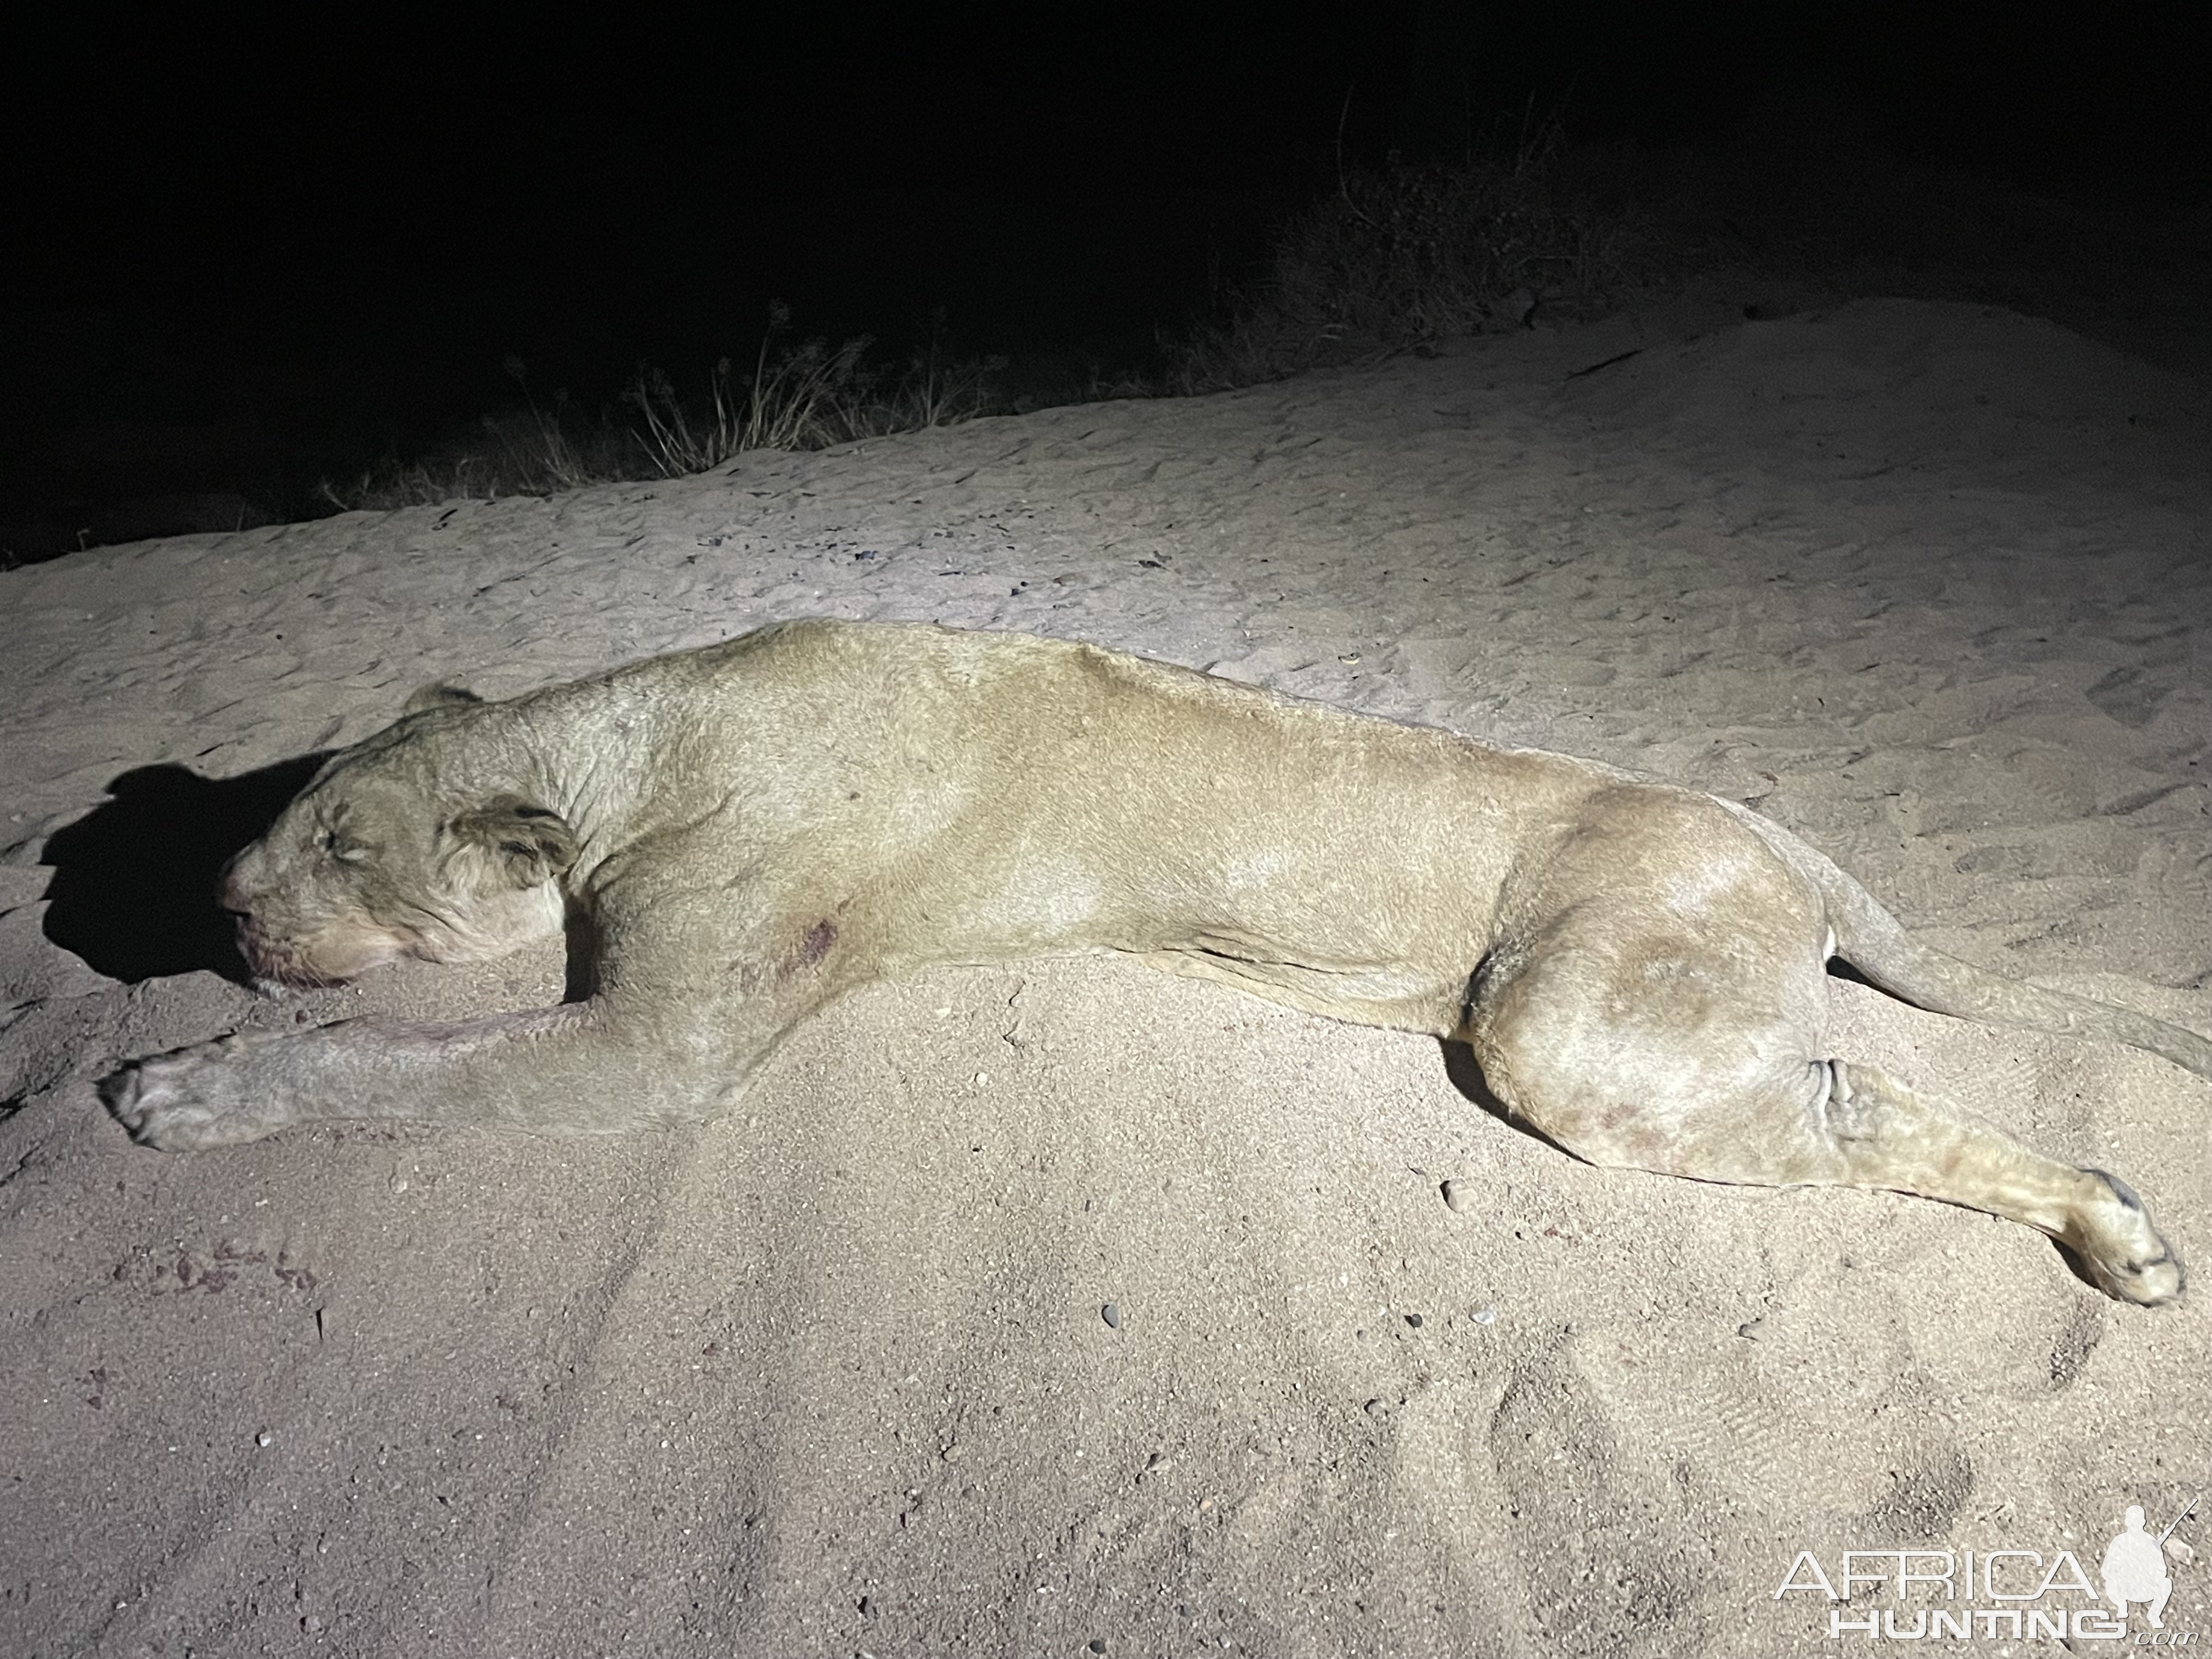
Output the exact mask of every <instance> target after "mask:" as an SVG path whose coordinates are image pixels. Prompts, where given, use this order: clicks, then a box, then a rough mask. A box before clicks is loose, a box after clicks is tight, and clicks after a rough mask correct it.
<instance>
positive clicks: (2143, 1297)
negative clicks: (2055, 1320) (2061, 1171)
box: [2074, 1170, 2188, 1308]
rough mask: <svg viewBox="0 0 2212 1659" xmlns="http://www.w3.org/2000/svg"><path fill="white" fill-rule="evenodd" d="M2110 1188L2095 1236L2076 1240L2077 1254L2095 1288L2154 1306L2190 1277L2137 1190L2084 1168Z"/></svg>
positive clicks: (2173, 1294) (2175, 1293)
mask: <svg viewBox="0 0 2212 1659" xmlns="http://www.w3.org/2000/svg"><path fill="white" fill-rule="evenodd" d="M2082 1173H2083V1174H2085V1175H2091V1176H2095V1177H2097V1179H2098V1180H2100V1181H2101V1182H2104V1183H2105V1185H2106V1188H2109V1189H2110V1192H2111V1200H2110V1201H2109V1203H2108V1204H2106V1205H2105V1206H2100V1208H2102V1210H2103V1211H2104V1213H2103V1214H2102V1215H2100V1216H2099V1217H2098V1218H2097V1221H2098V1225H2097V1228H2096V1232H2095V1235H2094V1237H2092V1238H2085V1239H2082V1240H2080V1241H2077V1242H2075V1245H2074V1248H2075V1255H2077V1256H2078V1257H2079V1258H2080V1260H2081V1264H2082V1266H2083V1267H2085V1268H2086V1269H2087V1272H2088V1273H2089V1276H2090V1277H2091V1278H2092V1279H2093V1280H2094V1281H2095V1282H2096V1284H2097V1285H2098V1288H2100V1290H2102V1291H2105V1293H2106V1295H2108V1296H2112V1297H2118V1299H2119V1300H2121V1301H2123V1302H2132V1303H2134V1304H2136V1306H2138V1307H2143V1308H2156V1307H2161V1306H2163V1305H2164V1304H2166V1303H2169V1302H2172V1301H2173V1300H2175V1299H2176V1298H2177V1297H2179V1296H2180V1295H2181V1293H2182V1291H2184V1290H2185V1288H2187V1285H2188V1275H2187V1274H2186V1273H2185V1272H2184V1271H2183V1269H2182V1266H2181V1261H2180V1258H2179V1257H2178V1256H2176V1255H2174V1253H2173V1250H2172V1247H2171V1246H2169V1245H2168V1244H2167V1243H2166V1240H2165V1239H2164V1238H2162V1237H2160V1236H2159V1231H2158V1229H2157V1228H2155V1227H2154V1226H2153V1225H2151V1220H2150V1214H2149V1212H2148V1211H2147V1210H2145V1209H2144V1207H2143V1201H2142V1199H2140V1198H2138V1197H2136V1191H2135V1188H2132V1187H2130V1186H2129V1185H2128V1183H2127V1182H2124V1181H2123V1180H2121V1179H2120V1178H2119V1177H2118V1176H2116V1175H2112V1174H2111V1173H2109V1172H2107V1171H2106V1170H2084V1171H2083V1172H2082Z"/></svg>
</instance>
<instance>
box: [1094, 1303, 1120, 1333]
mask: <svg viewBox="0 0 2212 1659" xmlns="http://www.w3.org/2000/svg"><path fill="white" fill-rule="evenodd" d="M1098 1316H1099V1317H1100V1318H1101V1319H1103V1320H1104V1321H1105V1322H1107V1323H1108V1324H1109V1325H1110V1326H1112V1327H1113V1328H1115V1330H1117V1331H1118V1330H1120V1329H1121V1304H1120V1303H1118V1302H1109V1303H1108V1304H1106V1305H1105V1306H1104V1307H1103V1308H1101V1309H1099V1310H1098Z"/></svg>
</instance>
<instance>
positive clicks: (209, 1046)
mask: <svg viewBox="0 0 2212 1659" xmlns="http://www.w3.org/2000/svg"><path fill="white" fill-rule="evenodd" d="M281 1041H283V1039H282V1038H279V1037H276V1036H269V1035H264V1034H260V1033H251V1034H248V1033H240V1034H237V1035H234V1036H226V1037H218V1038H217V1039H216V1041H215V1042H202V1043H197V1044H195V1045H194V1046H193V1047H191V1048H178V1049H175V1050H173V1052H171V1053H169V1054H155V1055H154V1056H153V1057H152V1058H151V1059H148V1060H137V1061H135V1062H133V1063H132V1064H131V1065H129V1066H125V1067H123V1069H122V1070H120V1071H118V1072H114V1073H110V1074H109V1075H108V1076H106V1078H103V1079H101V1080H100V1098H101V1099H102V1100H104V1101H105V1102H106V1103H107V1109H108V1110H109V1111H111V1112H112V1113H113V1114H114V1115H115V1118H116V1121H118V1122H119V1123H121V1124H122V1125H123V1127H125V1128H126V1129H128V1130H130V1131H131V1137H132V1139H136V1140H137V1142H138V1143H139V1144H140V1145H142V1146H155V1147H159V1148H160V1149H161V1151H163V1152H204V1151H205V1150H206V1149H207V1148H209V1147H210V1146H237V1145H239V1144H240V1143H241V1142H244V1141H248V1140H258V1139H261V1138H262V1137H263V1136H264V1135H269V1134H274V1133H276V1131H277V1130H279V1129H281V1128H283V1127H284V1125H285V1124H286V1123H288V1122H289V1121H291V1114H290V1113H289V1112H288V1111H287V1110H285V1109H283V1106H282V1104H281V1103H279V1102H277V1101H276V1100H274V1099H272V1098H271V1097H270V1095H269V1094H268V1093H267V1091H265V1089H264V1088H258V1087H257V1086H256V1082H255V1077H254V1072H255V1067H254V1065H253V1056H254V1054H255V1053H256V1051H257V1050H259V1049H263V1048H266V1047H267V1046H268V1045H269V1044H270V1043H272V1042H281Z"/></svg>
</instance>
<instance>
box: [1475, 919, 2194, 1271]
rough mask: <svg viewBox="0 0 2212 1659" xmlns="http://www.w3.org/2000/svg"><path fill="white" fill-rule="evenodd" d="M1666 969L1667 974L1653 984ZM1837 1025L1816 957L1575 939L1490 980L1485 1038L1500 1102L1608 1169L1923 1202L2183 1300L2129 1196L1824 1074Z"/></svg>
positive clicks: (2011, 1142) (1857, 1073) (1556, 942)
mask: <svg viewBox="0 0 2212 1659" xmlns="http://www.w3.org/2000/svg"><path fill="white" fill-rule="evenodd" d="M1662 946H1663V947H1664V948H1662ZM1653 962H1657V963H1662V965H1663V966H1664V968H1665V971H1664V972H1662V973H1658V974H1653V973H1650V972H1649V971H1638V969H1639V966H1640V965H1641V964H1646V963H1653ZM1825 1023H1826V991H1825V987H1823V986H1822V985H1821V983H1820V963H1819V960H1818V957H1817V956H1815V955H1814V954H1813V953H1812V952H1811V951H1806V952H1802V953H1794V954H1793V955H1792V956H1791V957H1789V958H1787V959H1784V958H1776V959H1771V960H1768V961H1765V962H1763V963H1762V962H1760V961H1759V960H1758V957H1757V953H1756V952H1753V951H1729V950H1726V949H1716V948H1711V947H1709V946H1707V945H1705V943H1704V942H1702V941H1699V940H1695V939H1688V938H1684V937H1680V936H1678V937H1676V938H1674V939H1672V940H1668V939H1665V938H1664V937H1663V935H1662V934H1661V933H1658V932H1657V931H1656V930H1653V931H1646V932H1640V933H1626V932H1624V931H1622V930H1619V929H1614V930H1613V931H1612V932H1610V933H1606V934H1603V935H1591V934H1584V935H1583V936H1582V937H1573V936H1571V933H1570V932H1569V931H1568V930H1561V931H1559V932H1556V933H1554V934H1553V936H1552V937H1550V938H1549V939H1547V940H1546V941H1545V948H1543V949H1540V950H1537V951H1530V952H1528V953H1527V955H1526V957H1525V959H1524V960H1523V962H1522V963H1521V965H1520V966H1519V968H1518V969H1517V971H1515V972H1513V973H1512V974H1510V975H1504V976H1500V977H1498V978H1497V979H1495V980H1491V981H1484V980H1480V979H1479V981H1478V989H1477V994H1476V998H1475V1002H1474V1006H1473V1007H1472V1008H1471V1009H1470V1012H1469V1019H1468V1029H1467V1036H1468V1042H1469V1043H1470V1044H1471V1046H1472V1047H1473V1048H1474V1052H1475V1056H1476V1058H1477V1060H1479V1061H1480V1063H1481V1066H1482V1068H1483V1073H1484V1076H1485V1079H1486V1081H1487V1082H1488V1084H1489V1085H1490V1087H1491V1089H1492V1091H1493V1092H1495V1093H1496V1094H1497V1096H1498V1098H1499V1099H1500V1100H1501V1101H1503V1102H1504V1103H1505V1104H1506V1105H1507V1106H1508V1107H1510V1108H1511V1109H1513V1111H1514V1112H1515V1113H1516V1115H1518V1116H1520V1117H1522V1118H1523V1119H1525V1120H1526V1121H1528V1123H1529V1124H1530V1125H1531V1126H1532V1127H1534V1128H1536V1129H1537V1130H1538V1131H1540V1132H1541V1133H1543V1134H1545V1135H1546V1136H1547V1137H1548V1138H1549V1139H1553V1140H1554V1141H1556V1142H1558V1143H1559V1145H1560V1146H1564V1147H1565V1148H1566V1149H1567V1150H1568V1151H1569V1152H1573V1153H1574V1154H1575V1155H1576V1156H1577V1157H1578V1158H1584V1159H1587V1160H1588V1161H1589V1162H1590V1163H1592V1164H1602V1165H1606V1166H1608V1167H1613V1168H1625V1169H1642V1170H1655V1171H1657V1172H1658V1173H1661V1174H1664V1175H1677V1176H1689V1177H1691V1178H1692V1179H1696V1180H1701V1181H1723V1182H1739V1183H1741V1184H1743V1185H1747V1186H1761V1187H1789V1186H1838V1187H1864V1188H1879V1189H1885V1190H1889V1191H1896V1192H1905V1193H1912V1194H1918V1195H1920V1196H1923V1197H1926V1198H1933V1199H1940V1200H1943V1201H1945V1202H1947V1203H1951V1204H1958V1205H1962V1206H1966V1207H1968V1208H1970V1209H1977V1210H1983V1211H1986V1212H1989V1213H1990V1214H1992V1215H1998V1216H2002V1217H2004V1218H2007V1219H2008V1220H2013V1221H2019V1222H2022V1223H2024V1224H2026V1225H2028V1226H2031V1227H2034V1228H2036V1229H2038V1230H2039V1231H2042V1232H2045V1233H2047V1234H2049V1235H2050V1236H2051V1237H2053V1238H2055V1239H2057V1240H2058V1241H2059V1242H2060V1243H2062V1244H2063V1245H2065V1246H2066V1247H2067V1248H2068V1249H2069V1250H2071V1251H2072V1252H2073V1254H2074V1255H2075V1257H2076V1258H2077V1259H2078V1260H2079V1261H2081V1265H2082V1267H2083V1268H2084V1269H2085V1270H2086V1272H2087V1275H2088V1276H2089V1277H2090V1278H2091V1279H2093V1281H2094V1282H2095V1283H2096V1284H2097V1285H2098V1286H2099V1287H2100V1289H2102V1290H2104V1291H2107V1292H2108V1293H2109V1294H2111V1295H2112V1296H2114V1297H2119V1298H2120V1299H2122V1300H2124V1301H2128V1302H2135V1303H2139V1304H2143V1305H2146V1306H2149V1305H2154V1304H2159V1303H2162V1302H2169V1301H2171V1300H2172V1299H2173V1298H2174V1297H2176V1296H2179V1294H2180V1292H2181V1288H2182V1272H2181V1267H2180V1264H2179V1262H2178V1261H2176V1260H2175V1259H2174V1256H2173V1254H2172V1251H2171V1250H2170V1249H2168V1248H2167V1247H2166V1243H2165V1241H2164V1240H2163V1239H2161V1238H2160V1237H2159V1234H2158V1231H2157V1229H2156V1228H2154V1226H2153V1225H2151V1221H2150V1218H2149V1217H2148V1215H2147V1214H2145V1213H2144V1211H2143V1206H2142V1202H2141V1201H2140V1200H2138V1199H2137V1198H2136V1195H2135V1194H2134V1193H2133V1192H2131V1191H2130V1189H2129V1188H2127V1187H2126V1185H2125V1184H2124V1183H2123V1182H2119V1181H2118V1180H2116V1179H2115V1178H2113V1177H2112V1176H2108V1175H2106V1174H2105V1173H2103V1172H2102V1171H2100V1170H2079V1169H2075V1168H2074V1167H2073V1166H2072V1165H2070V1164H2062V1163H2059V1162H2058V1161H2057V1160H2056V1159H2053V1158H2045V1157H2044V1156H2042V1155H2041V1154H2039V1153H2038V1152H2033V1151H2031V1150H2030V1149H2029V1148H2027V1147H2026V1146H2022V1145H2021V1143H2020V1142H2018V1141H2016V1140H2015V1139H2012V1138H2011V1137H2010V1136H2009V1135H2007V1134H2006V1133H2003V1132H2002V1130H2000V1129H1997V1128H1996V1127H1994V1126H1992V1125H1990V1124H1987V1123H1984V1122H1982V1121H1978V1119H1975V1118H1973V1117H1972V1116H1970V1115H1967V1114H1966V1113H1964V1112H1962V1111H1960V1109H1957V1108H1955V1107H1954V1106H1951V1105H1949V1104H1948V1103H1943V1102H1941V1101H1937V1100H1935V1099H1931V1098H1929V1097H1924V1096H1922V1095H1919V1094H1917V1093H1916V1092H1915V1091H1912V1090H1911V1089H1909V1088H1908V1087H1906V1086H1905V1085H1904V1084H1902V1083H1899V1082H1898V1081H1897V1080H1896V1079H1893V1078H1891V1077H1889V1076H1887V1074H1885V1073H1882V1072H1881V1070H1880V1069H1879V1068H1877V1067H1875V1066H1866V1065H1861V1064H1859V1063H1857V1062H1856V1061H1854V1062H1851V1063H1850V1064H1848V1065H1847V1064H1845V1063H1844V1062H1843V1061H1840V1060H1818V1059H1814V1058H1813V1056H1814V1055H1816V1054H1820V1051H1821V1049H1822V1048H1823V1047H1824V1046H1825V1043H1826V1036H1825V1031H1824V1030H1823V1027H1824V1025H1825Z"/></svg>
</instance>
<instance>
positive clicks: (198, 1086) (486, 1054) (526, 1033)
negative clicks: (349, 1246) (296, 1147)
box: [100, 1004, 698, 1152]
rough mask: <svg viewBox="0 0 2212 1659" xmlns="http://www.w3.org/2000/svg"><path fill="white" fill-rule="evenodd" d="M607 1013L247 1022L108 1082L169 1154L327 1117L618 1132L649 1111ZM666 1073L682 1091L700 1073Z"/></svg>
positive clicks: (142, 1131) (148, 1137)
mask: <svg viewBox="0 0 2212 1659" xmlns="http://www.w3.org/2000/svg"><path fill="white" fill-rule="evenodd" d="M599 1023H600V1022H599V1021H598V1020H595V1019H594V1018H593V1017H592V1010H591V1008H590V1006H589V1005H587V1004H585V1005H572V1006H562V1007H559V1008H545V1009H537V1010H533V1011H532V1012H528V1013H520V1014H501V1015H495V1016H493V1017H491V1018H485V1019H477V1020H469V1021H465V1022H461V1023H458V1024H428V1023H424V1022H420V1021H415V1020H398V1019H386V1018H376V1017H371V1018H363V1019H351V1020H343V1021H340V1022H339V1023H337V1024H332V1025H325V1026H319V1027H318V1028H316V1029H315V1030H308V1031H299V1032H279V1031H266V1032H264V1031H255V1030H246V1031H240V1032H237V1033H234V1035H231V1036H223V1037H218V1038H217V1039H216V1040H215V1041H214V1042H202V1043H197V1044H195V1045H193V1046H192V1047H191V1048H179V1049H177V1050H176V1051H174V1052H173V1053H171V1054H157V1055H155V1056H153V1057H152V1058H150V1059H147V1060H139V1061H137V1063H136V1064H134V1065H131V1066H125V1067H124V1068H123V1069H122V1070H120V1071H118V1072H117V1073H114V1074H113V1075H112V1076H110V1077H108V1078H107V1079H105V1080H104V1081H103V1082H102V1084H101V1085H100V1093H101V1095H102V1097H104V1098H105V1099H106V1103H107V1105H108V1108H109V1109H110V1110H111V1111H112V1112H113V1113H114V1114H115V1115H116V1117H117V1119H118V1121H121V1123H122V1124H123V1126H124V1127H125V1128H127V1129H129V1130H130V1131H131V1133H132V1135H133V1136H135V1137H136V1138H137V1139H138V1140H139V1141H141V1142H143V1144H145V1145H147V1146H158V1147H160V1148H161V1149H162V1150H163V1151H165V1152H200V1151H204V1150H206V1149H208V1148H210V1147H214V1146H234V1145H237V1144H238V1143H240V1142H242V1141H248V1140H258V1139H261V1138H262V1137H263V1136H264V1135H270V1134H274V1133H276V1131H278V1130H279V1129H282V1128H284V1127H287V1126H288V1125H290V1124H295V1123H302V1122H312V1121H318V1120H321V1119H325V1118H413V1119H420V1120H422V1121H429V1122H438V1123H455V1124H499V1125H506V1126H509V1127H519V1128H531V1129H537V1130H540V1131H551V1132H556V1133H558V1132H566V1133H592V1132H593V1131H598V1130H608V1131H611V1130H617V1129H621V1128H625V1127H630V1126H631V1125H633V1124H635V1123H637V1122H639V1121H644V1120H646V1119H647V1118H648V1117H649V1116H650V1115H652V1112H651V1107H650V1105H649V1103H648V1100H647V1098H646V1097H645V1096H644V1094H643V1091H636V1092H633V1090H632V1088H629V1087H623V1086H619V1085H620V1084H621V1083H622V1082H623V1080H624V1079H625V1073H626V1076H627V1080H628V1081H629V1083H630V1084H632V1085H634V1084H635V1079H637V1078H638V1076H639V1072H638V1068H637V1065H636V1060H635V1056H634V1055H629V1054H624V1053H623V1049H622V1048H621V1047H620V1046H619V1045H617V1044H610V1043H608V1042H605V1040H604V1037H603V1034H602V1033H601V1032H600V1031H599V1030H597V1029H596V1027H597V1026H598V1025H599ZM664 1069H665V1068H664ZM666 1081H667V1082H669V1083H671V1084H673V1085H675V1087H676V1090H677V1092H678V1095H679V1096H681V1095H689V1094H690V1093H692V1092H694V1091H696V1086H697V1082H698V1080H697V1079H693V1080H690V1087H686V1086H685V1085H684V1084H683V1083H678V1082H677V1080H676V1079H666ZM671 1115H673V1114H671Z"/></svg>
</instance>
